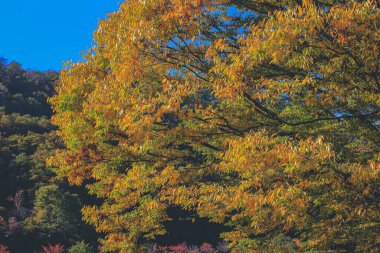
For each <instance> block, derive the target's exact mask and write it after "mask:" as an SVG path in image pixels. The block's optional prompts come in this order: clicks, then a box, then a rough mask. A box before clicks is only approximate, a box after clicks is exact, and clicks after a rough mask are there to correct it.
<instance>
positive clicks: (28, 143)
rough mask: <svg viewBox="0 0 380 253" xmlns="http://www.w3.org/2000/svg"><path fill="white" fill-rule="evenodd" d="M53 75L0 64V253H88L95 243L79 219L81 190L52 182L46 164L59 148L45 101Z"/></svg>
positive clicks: (12, 64)
mask: <svg viewBox="0 0 380 253" xmlns="http://www.w3.org/2000/svg"><path fill="white" fill-rule="evenodd" d="M58 75H59V74H58V73H57V72H54V71H46V72H40V71H29V70H24V69H22V67H21V65H20V64H19V63H17V62H11V63H7V62H6V60H4V59H1V61H0V244H3V246H2V247H3V248H2V249H0V252H7V251H6V250H5V245H6V247H7V248H8V250H9V251H10V252H16V253H17V252H20V253H23V252H40V251H42V250H43V248H42V246H43V245H48V244H52V245H56V244H62V245H63V246H64V247H65V248H69V247H71V246H72V245H74V244H76V243H79V244H78V245H79V247H82V248H84V249H86V248H87V249H88V251H87V252H90V248H91V247H90V246H89V245H87V244H86V243H92V244H94V243H96V236H94V231H93V230H92V229H91V228H90V227H89V226H86V225H85V224H84V223H83V222H82V220H81V213H80V209H81V208H82V205H83V198H84V195H83V190H82V189H80V188H76V189H73V188H70V187H69V186H68V185H67V184H66V183H65V182H64V181H61V180H59V179H57V178H56V177H55V174H54V173H53V171H52V170H51V169H49V168H47V166H46V163H45V161H46V159H47V158H48V157H49V156H51V155H52V154H53V152H54V150H55V149H56V148H62V147H63V145H62V141H61V140H60V139H59V138H58V137H57V136H56V135H55V133H54V130H56V127H55V126H53V125H52V124H51V123H50V116H51V115H52V110H51V108H50V105H49V104H48V102H47V99H48V97H50V96H51V95H52V94H53V92H54V86H55V82H56V80H57V78H58ZM82 241H85V242H86V243H83V242H82ZM95 246H96V244H95ZM77 247H78V246H77ZM46 249H47V248H46ZM2 250H3V251H2Z"/></svg>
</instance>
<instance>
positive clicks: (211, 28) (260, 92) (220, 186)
mask: <svg viewBox="0 0 380 253" xmlns="http://www.w3.org/2000/svg"><path fill="white" fill-rule="evenodd" d="M378 8H379V6H378V2H376V1H334V0H326V1H319V0H315V1H309V0H304V1H292V0H290V1H272V0H259V1H250V0H249V1H248V0H246V1H240V0H203V1H202V0H187V1H183V0H155V1H152V0H146V1H137V0H129V1H125V2H124V3H123V4H121V6H120V9H119V10H118V11H117V12H115V13H113V14H111V15H109V17H108V18H107V19H105V20H103V21H102V22H100V24H99V27H98V29H97V31H96V32H95V35H94V41H95V46H94V47H93V48H92V50H91V51H90V52H88V54H87V56H86V57H85V59H84V60H83V61H82V62H79V63H75V64H72V65H71V66H70V67H69V68H67V69H65V70H63V71H62V72H61V77H60V84H59V87H58V89H57V91H58V94H57V95H56V96H54V97H53V98H52V99H51V102H52V104H53V107H54V111H55V113H56V114H55V116H54V117H53V122H54V123H55V124H57V125H58V126H59V128H60V130H59V135H60V136H61V137H62V139H63V140H64V142H65V145H66V147H67V149H64V150H60V151H57V153H56V155H55V157H53V158H51V160H50V163H51V164H52V165H55V166H56V168H57V173H58V174H59V175H60V176H62V177H67V178H68V180H69V182H70V183H72V184H78V185H81V184H84V185H86V187H87V189H88V190H89V192H90V193H91V194H94V195H95V196H97V197H98V198H99V199H101V200H102V204H100V205H93V206H86V207H85V208H84V209H83V215H84V219H85V220H86V221H87V222H89V223H91V224H93V225H94V226H95V227H96V229H97V231H98V232H99V233H103V234H105V236H104V238H102V239H101V240H100V242H101V244H102V251H104V252H111V251H118V252H119V251H120V252H135V251H136V249H137V248H143V247H144V243H145V242H149V241H151V240H154V239H155V238H157V236H159V235H162V234H164V233H165V227H164V226H163V224H164V222H166V221H167V220H169V219H170V217H169V216H168V214H167V210H168V208H170V207H172V206H177V207H180V208H182V209H183V210H187V211H191V212H194V213H195V214H196V215H197V216H198V217H205V218H207V219H209V221H210V222H216V223H221V224H224V225H225V226H227V227H228V231H227V232H225V233H223V234H222V235H221V237H222V238H223V239H224V240H226V241H227V242H229V247H231V248H232V249H233V250H234V251H236V252H240V251H241V250H242V249H244V250H251V251H260V250H266V249H274V248H287V249H293V250H301V251H307V250H346V251H347V250H348V251H365V252H370V251H375V250H376V248H377V247H378V246H379V245H378V243H379V237H378V227H379V218H380V216H379V215H380V214H379V210H378V205H379V192H378V186H379V170H380V160H379V159H380V157H379V151H380V149H379V148H380V123H379V122H380V116H379V112H380V95H379V91H380V83H379V66H380V62H379V39H380V33H379V31H380V30H379V29H378V27H379V25H380V14H379V11H378ZM284 245H285V246H284Z"/></svg>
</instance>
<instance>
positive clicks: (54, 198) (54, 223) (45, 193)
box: [26, 185, 83, 242]
mask: <svg viewBox="0 0 380 253" xmlns="http://www.w3.org/2000/svg"><path fill="white" fill-rule="evenodd" d="M80 207H81V203H80V200H79V198H78V196H77V195H73V194H70V193H68V192H62V189H60V188H59V187H58V186H57V185H47V186H42V187H41V188H39V189H38V190H37V192H36V197H35V202H34V210H33V213H32V215H31V216H30V217H29V218H28V219H27V221H26V227H27V229H28V230H31V231H37V232H39V233H42V234H45V236H47V237H50V238H54V239H57V238H59V240H60V241H64V242H70V241H74V240H75V239H80V238H81V236H82V235H81V233H83V227H82V224H81V222H80V220H81V217H80V213H79V210H80ZM74 231H75V234H73V232H74Z"/></svg>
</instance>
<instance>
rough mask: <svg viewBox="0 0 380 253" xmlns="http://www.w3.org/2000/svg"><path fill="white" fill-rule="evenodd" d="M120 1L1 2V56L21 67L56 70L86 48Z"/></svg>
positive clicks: (78, 57)
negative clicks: (101, 20) (99, 22)
mask: <svg viewBox="0 0 380 253" xmlns="http://www.w3.org/2000/svg"><path fill="white" fill-rule="evenodd" d="M120 2H122V0H0V57H3V58H6V59H8V61H12V60H15V61H18V62H19V63H21V64H22V66H23V67H24V68H28V69H36V70H49V69H52V70H59V69H61V68H62V64H63V63H64V62H65V61H70V60H73V61H78V60H79V59H81V54H80V53H81V52H82V51H85V50H87V49H89V48H90V47H91V43H92V33H93V32H94V31H95V29H96V27H97V24H98V21H99V20H100V19H101V18H104V17H105V16H106V12H112V11H116V10H117V9H118V6H119V3H120Z"/></svg>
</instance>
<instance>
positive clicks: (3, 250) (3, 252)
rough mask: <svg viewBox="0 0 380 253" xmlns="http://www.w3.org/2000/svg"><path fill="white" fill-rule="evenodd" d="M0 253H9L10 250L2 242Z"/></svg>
mask: <svg viewBox="0 0 380 253" xmlns="http://www.w3.org/2000/svg"><path fill="white" fill-rule="evenodd" d="M0 253H9V250H8V248H7V247H6V246H4V245H2V244H0Z"/></svg>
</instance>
